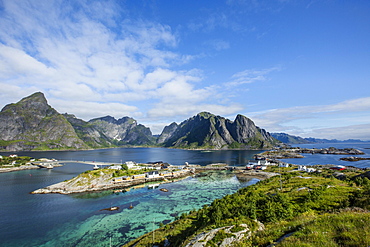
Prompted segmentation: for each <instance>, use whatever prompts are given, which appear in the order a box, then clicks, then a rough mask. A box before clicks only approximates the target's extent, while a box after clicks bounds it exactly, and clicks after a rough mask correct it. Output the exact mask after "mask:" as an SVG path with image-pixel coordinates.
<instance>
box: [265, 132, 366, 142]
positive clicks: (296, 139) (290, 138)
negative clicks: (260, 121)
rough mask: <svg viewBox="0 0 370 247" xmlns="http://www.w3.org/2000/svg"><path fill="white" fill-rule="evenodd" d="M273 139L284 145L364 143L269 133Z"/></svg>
mask: <svg viewBox="0 0 370 247" xmlns="http://www.w3.org/2000/svg"><path fill="white" fill-rule="evenodd" d="M271 136H273V137H274V138H275V139H277V140H279V141H281V142H283V143H286V144H310V143H353V142H364V141H361V140H357V139H348V140H343V141H341V140H337V139H319V138H312V137H308V138H302V137H299V136H294V135H289V134H286V133H271Z"/></svg>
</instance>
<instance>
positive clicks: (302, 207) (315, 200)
mask: <svg viewBox="0 0 370 247" xmlns="http://www.w3.org/2000/svg"><path fill="white" fill-rule="evenodd" d="M269 169H270V171H271V172H276V171H278V170H281V171H283V172H281V176H275V177H272V178H269V179H266V180H263V181H260V182H259V183H257V184H255V185H252V186H249V187H246V188H243V189H240V190H239V191H238V192H237V193H235V194H232V195H227V196H225V197H224V198H222V199H217V200H215V201H214V202H212V204H211V205H205V206H204V207H203V208H202V209H200V210H197V211H192V212H190V213H189V214H183V215H181V216H179V217H178V220H176V221H175V222H172V223H170V224H167V225H164V226H162V227H161V228H159V229H158V230H156V231H155V232H151V233H148V234H146V235H143V236H142V237H140V238H138V239H136V240H134V241H131V242H129V243H128V244H126V245H124V246H136V247H139V246H153V244H156V245H157V246H193V245H194V244H198V245H199V244H202V246H221V244H222V243H223V244H226V243H229V246H244V247H245V246H369V245H370V226H369V225H368V224H367V223H368V222H369V219H370V213H369V211H368V210H370V180H369V179H368V178H367V177H366V176H361V174H362V173H363V171H361V170H355V169H352V170H346V171H343V174H342V176H337V175H338V174H336V173H335V171H333V170H330V169H327V168H322V169H321V172H315V173H306V172H297V171H293V170H292V169H293V168H278V167H270V168H269ZM336 176H337V177H340V178H341V179H337V178H336ZM199 246H200V245H199Z"/></svg>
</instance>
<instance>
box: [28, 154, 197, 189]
mask: <svg viewBox="0 0 370 247" xmlns="http://www.w3.org/2000/svg"><path fill="white" fill-rule="evenodd" d="M193 173H194V170H193V169H189V168H187V167H177V166H171V165H169V164H167V163H155V164H136V163H135V162H132V161H129V162H126V163H125V164H124V165H111V166H109V167H107V168H98V166H95V168H94V170H87V171H85V172H83V173H81V174H80V175H78V176H76V177H74V178H72V179H70V180H67V181H63V182H60V183H57V184H53V185H50V186H47V187H45V188H41V189H38V190H35V191H33V192H31V193H32V194H48V193H59V194H72V193H82V192H93V191H102V190H109V189H123V188H127V187H131V186H134V185H139V184H144V183H148V182H155V181H163V182H168V181H170V180H172V179H177V178H182V177H186V176H189V175H192V174H193Z"/></svg>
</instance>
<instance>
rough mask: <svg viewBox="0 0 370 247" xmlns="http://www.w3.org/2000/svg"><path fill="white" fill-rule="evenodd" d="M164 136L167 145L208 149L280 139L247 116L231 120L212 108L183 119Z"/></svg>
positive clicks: (269, 144)
mask: <svg viewBox="0 0 370 247" xmlns="http://www.w3.org/2000/svg"><path fill="white" fill-rule="evenodd" d="M161 136H162V135H161ZM163 140H164V141H163V144H164V146H167V147H171V146H173V147H179V148H206V149H237V148H238V149H239V148H240V149H265V148H271V147H273V145H275V144H276V143H278V141H277V140H275V139H274V138H273V137H271V136H270V134H269V133H268V132H266V131H265V130H263V129H260V128H258V127H256V126H255V124H254V123H253V121H252V120H250V119H249V118H247V117H245V116H242V115H238V116H237V117H236V118H235V121H230V120H228V119H225V118H223V117H220V116H215V115H213V114H211V113H208V112H202V113H199V114H197V115H196V116H194V117H192V118H189V119H188V120H186V121H184V122H182V123H181V124H180V125H179V126H178V127H177V128H176V129H175V131H173V133H172V135H171V136H167V138H165V139H163Z"/></svg>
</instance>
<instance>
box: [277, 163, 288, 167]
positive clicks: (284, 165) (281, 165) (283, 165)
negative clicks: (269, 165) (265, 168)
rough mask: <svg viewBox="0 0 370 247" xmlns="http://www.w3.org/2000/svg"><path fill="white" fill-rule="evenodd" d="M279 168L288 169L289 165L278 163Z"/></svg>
mask: <svg viewBox="0 0 370 247" xmlns="http://www.w3.org/2000/svg"><path fill="white" fill-rule="evenodd" d="M279 167H289V164H288V163H280V164H279Z"/></svg>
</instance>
